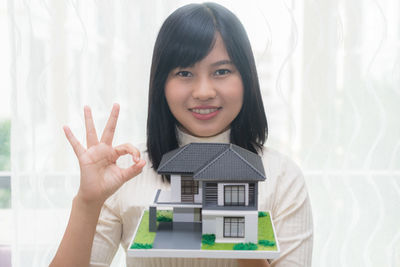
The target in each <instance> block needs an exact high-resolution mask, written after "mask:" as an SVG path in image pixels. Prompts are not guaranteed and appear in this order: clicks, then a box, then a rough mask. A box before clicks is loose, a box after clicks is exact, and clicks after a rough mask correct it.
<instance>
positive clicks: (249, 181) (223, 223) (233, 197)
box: [149, 143, 266, 243]
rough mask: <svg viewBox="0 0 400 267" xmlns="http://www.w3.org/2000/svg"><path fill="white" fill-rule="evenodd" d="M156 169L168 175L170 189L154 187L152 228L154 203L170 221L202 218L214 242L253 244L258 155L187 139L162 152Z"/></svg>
mask: <svg viewBox="0 0 400 267" xmlns="http://www.w3.org/2000/svg"><path fill="white" fill-rule="evenodd" d="M157 171H158V173H159V174H162V175H170V178H171V190H170V191H161V190H158V191H157V193H156V195H155V197H154V203H152V204H151V205H150V209H149V211H150V213H149V216H150V217H149V230H150V231H156V211H157V208H161V207H168V208H172V209H173V222H174V223H175V222H188V223H201V227H202V234H215V237H216V239H215V242H220V243H223V242H228V243H235V242H238V243H239V242H253V243H257V231H258V229H257V228H258V203H257V199H258V195H257V193H258V182H260V181H264V180H265V179H266V177H265V172H264V167H263V164H262V161H261V158H260V156H258V155H257V154H255V153H252V152H250V151H248V150H246V149H243V148H241V147H239V146H236V145H233V144H221V143H191V144H188V145H186V146H183V147H181V148H178V149H175V150H173V151H171V152H168V153H166V154H165V155H164V156H163V158H162V160H161V163H160V165H159V168H158V170H157Z"/></svg>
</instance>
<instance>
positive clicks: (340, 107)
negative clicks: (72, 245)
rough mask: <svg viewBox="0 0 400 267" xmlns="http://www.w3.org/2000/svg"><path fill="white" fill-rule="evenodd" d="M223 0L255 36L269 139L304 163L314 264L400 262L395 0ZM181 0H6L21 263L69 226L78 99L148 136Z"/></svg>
mask: <svg viewBox="0 0 400 267" xmlns="http://www.w3.org/2000/svg"><path fill="white" fill-rule="evenodd" d="M217 2H219V3H221V4H223V5H225V6H226V7H228V8H230V9H231V10H232V11H233V12H234V13H235V14H237V15H238V17H239V18H240V19H241V21H242V22H243V24H244V25H245V27H246V29H247V31H248V34H249V37H250V39H251V42H252V46H253V50H254V54H255V56H256V61H257V66H258V70H259V76H260V81H261V87H262V93H263V98H264V101H265V107H266V112H267V116H268V120H269V130H270V132H269V139H268V142H267V145H268V146H271V147H274V148H276V149H278V150H280V151H282V152H284V153H286V154H289V155H290V156H291V157H293V158H294V159H295V160H296V161H297V162H298V163H299V165H300V166H301V167H302V169H303V171H304V173H305V176H306V181H307V184H308V188H309V192H310V197H311V200H312V204H313V212H314V221H315V238H314V242H315V249H314V260H313V265H314V266H338V265H339V266H349V267H350V266H399V264H400V232H399V228H398V223H399V221H400V139H399V136H400V123H399V119H398V115H397V114H399V113H400V107H399V103H400V89H399V88H400V86H399V85H400V77H399V73H400V61H399V59H400V54H399V52H400V48H399V46H400V26H399V25H400V4H399V2H398V1H397V0H381V1H361V0H356V1H344V0H341V1H329V0H327V1H322V2H321V1H311V0H306V1H245V2H243V1H217ZM186 3H188V1H162V0H159V1H144V0H143V1H21V0H17V1H11V0H10V1H8V11H9V18H10V20H9V21H10V33H11V34H10V36H11V47H12V50H11V53H12V57H13V60H12V66H11V71H12V83H13V96H12V106H13V113H12V114H13V115H12V116H13V117H12V197H13V199H12V200H13V201H12V205H13V214H14V222H15V226H14V229H13V230H12V231H13V233H14V235H13V237H14V239H13V254H12V257H13V258H12V262H13V266H46V265H48V263H49V262H50V260H51V258H52V257H53V255H54V253H55V251H56V249H57V246H58V243H59V241H60V239H61V237H62V234H63V231H64V229H65V226H66V223H67V220H68V215H69V210H70V207H71V200H72V197H73V196H74V194H75V192H76V190H77V187H78V183H79V169H78V164H77V161H76V159H75V156H74V154H73V151H72V149H71V148H70V147H69V144H68V142H67V141H66V139H65V137H64V135H63V132H62V126H63V125H65V124H67V125H69V126H70V127H71V128H72V130H73V131H74V133H76V135H77V136H78V137H79V138H80V140H82V142H83V140H84V132H83V130H84V122H83V106H84V105H86V104H87V105H90V106H91V107H92V109H93V114H94V118H95V123H96V126H97V129H98V131H102V129H103V127H104V124H105V121H106V119H107V117H108V114H109V111H110V109H111V106H112V103H114V102H118V103H120V104H121V112H120V119H119V122H118V128H117V133H116V138H115V144H119V143H124V142H131V143H133V144H135V143H139V142H143V141H144V140H145V121H146V111H147V106H146V105H147V104H146V102H147V90H148V89H147V88H148V80H149V69H150V62H151V53H152V48H153V45H154V41H155V37H156V35H157V32H158V29H159V27H160V26H161V23H162V22H163V20H164V19H165V18H166V17H167V16H168V14H170V13H171V12H172V11H173V10H175V9H176V8H177V7H179V6H181V5H183V4H186ZM123 258H124V255H123V253H121V252H119V254H118V256H117V257H116V259H115V261H114V266H119V265H121V266H123V265H124V264H123V262H124V261H123Z"/></svg>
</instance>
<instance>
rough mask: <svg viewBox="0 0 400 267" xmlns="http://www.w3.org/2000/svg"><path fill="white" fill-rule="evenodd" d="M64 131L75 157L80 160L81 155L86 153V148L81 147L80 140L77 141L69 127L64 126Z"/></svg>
mask: <svg viewBox="0 0 400 267" xmlns="http://www.w3.org/2000/svg"><path fill="white" fill-rule="evenodd" d="M63 129H64V133H65V136H66V137H67V139H68V141H69V143H70V144H71V146H72V148H73V150H74V152H75V155H76V156H77V157H78V158H79V157H80V155H82V154H83V153H85V151H86V150H85V148H84V147H83V146H82V145H81V143H79V141H78V139H76V137H75V135H74V134H73V133H72V131H71V129H70V128H69V127H68V126H64V127H63Z"/></svg>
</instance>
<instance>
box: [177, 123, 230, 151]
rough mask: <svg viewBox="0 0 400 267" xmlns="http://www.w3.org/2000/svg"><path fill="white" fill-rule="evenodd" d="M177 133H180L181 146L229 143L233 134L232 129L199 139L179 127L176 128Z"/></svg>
mask: <svg viewBox="0 0 400 267" xmlns="http://www.w3.org/2000/svg"><path fill="white" fill-rule="evenodd" d="M176 131H177V133H178V142H179V146H184V145H187V144H189V143H229V140H230V133H231V129H228V130H226V131H224V132H222V133H220V134H217V135H215V136H212V137H197V136H193V135H190V134H187V133H184V132H183V131H182V130H181V129H179V127H176Z"/></svg>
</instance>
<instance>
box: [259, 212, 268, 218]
mask: <svg viewBox="0 0 400 267" xmlns="http://www.w3.org/2000/svg"><path fill="white" fill-rule="evenodd" d="M265 216H268V213H266V212H265V211H259V212H258V217H265Z"/></svg>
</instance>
